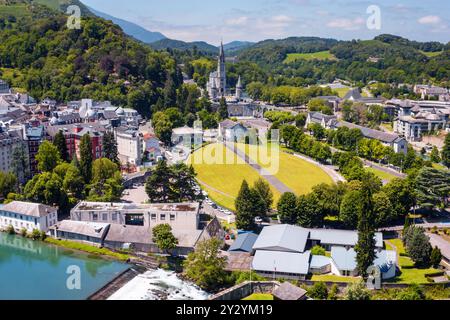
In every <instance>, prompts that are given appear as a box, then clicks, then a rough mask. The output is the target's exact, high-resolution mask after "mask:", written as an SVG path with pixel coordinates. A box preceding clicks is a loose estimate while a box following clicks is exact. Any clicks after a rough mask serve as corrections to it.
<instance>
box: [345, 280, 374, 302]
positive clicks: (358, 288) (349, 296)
mask: <svg viewBox="0 0 450 320" xmlns="http://www.w3.org/2000/svg"><path fill="white" fill-rule="evenodd" d="M345 299H346V300H370V293H369V290H367V289H366V285H365V283H364V281H360V282H355V283H352V284H350V285H349V286H348V287H347V289H346V292H345Z"/></svg>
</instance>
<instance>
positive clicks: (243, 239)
mask: <svg viewBox="0 0 450 320" xmlns="http://www.w3.org/2000/svg"><path fill="white" fill-rule="evenodd" d="M256 239H258V235H256V234H254V233H241V234H240V235H238V236H237V238H236V240H235V241H234V242H233V244H232V245H231V246H230V248H229V249H228V251H241V252H242V251H243V252H251V251H252V250H253V249H252V248H253V245H254V244H255V242H256Z"/></svg>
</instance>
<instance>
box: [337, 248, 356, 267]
mask: <svg viewBox="0 0 450 320" xmlns="http://www.w3.org/2000/svg"><path fill="white" fill-rule="evenodd" d="M331 258H332V259H333V261H334V264H335V265H336V267H337V268H338V270H340V271H342V270H344V271H353V270H355V269H356V252H355V250H354V249H353V248H352V249H349V250H347V249H346V248H344V247H332V248H331Z"/></svg>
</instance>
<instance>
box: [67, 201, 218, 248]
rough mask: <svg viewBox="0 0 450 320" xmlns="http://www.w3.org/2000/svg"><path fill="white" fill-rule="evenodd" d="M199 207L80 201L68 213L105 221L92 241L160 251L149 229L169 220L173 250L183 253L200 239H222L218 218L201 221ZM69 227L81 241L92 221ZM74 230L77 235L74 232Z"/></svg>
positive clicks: (79, 218)
mask: <svg viewBox="0 0 450 320" xmlns="http://www.w3.org/2000/svg"><path fill="white" fill-rule="evenodd" d="M199 210H200V208H199V204H198V203H179V204H135V203H100V202H80V203H79V204H78V205H77V206H75V207H74V208H73V209H72V210H71V213H70V217H71V220H72V221H79V222H83V223H94V224H97V223H99V224H107V225H108V230H107V233H106V235H105V236H104V237H103V240H102V242H100V243H98V242H95V241H92V242H93V243H94V244H99V245H100V246H105V247H110V248H117V249H118V248H123V247H128V246H132V247H133V248H135V249H136V250H139V251H146V252H160V250H159V249H158V247H157V246H156V245H155V244H154V243H153V242H152V229H153V228H154V227H155V226H157V225H160V224H169V225H170V226H171V228H172V233H173V234H174V236H175V237H176V238H177V239H178V246H177V248H176V250H175V251H174V252H175V254H180V255H185V254H187V253H189V252H191V251H192V250H193V249H194V248H195V246H196V244H197V243H198V242H199V241H202V240H205V239H209V238H211V237H218V238H221V239H222V238H223V236H224V231H223V229H222V227H221V225H220V223H219V221H218V220H217V219H213V220H212V221H210V222H209V223H207V225H206V226H205V225H204V224H203V223H202V222H201V221H200V211H199ZM71 227H72V231H70V230H65V232H69V231H70V232H69V233H70V237H71V238H73V239H76V238H77V237H78V238H79V239H81V240H82V241H88V239H89V238H87V236H89V237H90V236H91V235H89V233H88V232H84V231H83V230H89V228H91V229H92V226H91V225H86V226H85V227H83V228H84V229H83V230H81V231H80V232H77V231H76V230H77V229H76V228H75V227H74V226H71ZM58 228H59V227H58ZM105 228H106V226H105ZM74 234H77V235H76V236H74ZM60 236H62V235H61V234H60ZM67 236H69V235H67ZM96 239H100V237H97V238H96Z"/></svg>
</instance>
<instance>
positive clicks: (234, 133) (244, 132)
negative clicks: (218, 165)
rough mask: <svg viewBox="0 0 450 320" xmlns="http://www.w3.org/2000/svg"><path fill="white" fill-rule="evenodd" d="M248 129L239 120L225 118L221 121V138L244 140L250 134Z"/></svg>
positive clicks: (232, 140)
mask: <svg viewBox="0 0 450 320" xmlns="http://www.w3.org/2000/svg"><path fill="white" fill-rule="evenodd" d="M248 131H249V130H248V129H247V128H246V127H245V126H244V125H243V124H241V123H239V122H234V121H232V120H229V119H227V120H225V121H222V122H221V123H219V139H223V140H224V141H229V142H243V141H244V139H245V137H246V136H248Z"/></svg>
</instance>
